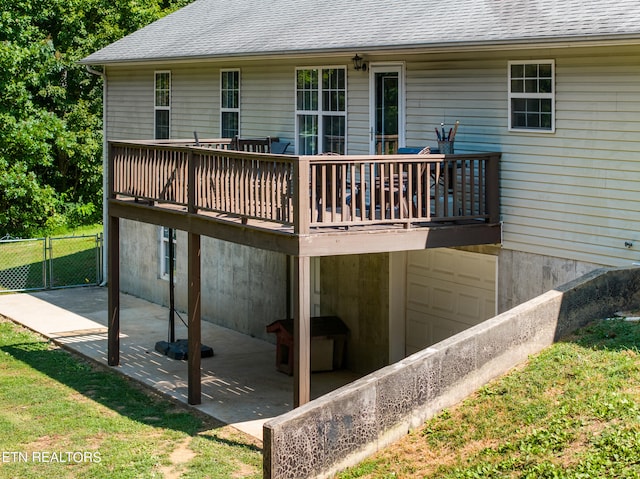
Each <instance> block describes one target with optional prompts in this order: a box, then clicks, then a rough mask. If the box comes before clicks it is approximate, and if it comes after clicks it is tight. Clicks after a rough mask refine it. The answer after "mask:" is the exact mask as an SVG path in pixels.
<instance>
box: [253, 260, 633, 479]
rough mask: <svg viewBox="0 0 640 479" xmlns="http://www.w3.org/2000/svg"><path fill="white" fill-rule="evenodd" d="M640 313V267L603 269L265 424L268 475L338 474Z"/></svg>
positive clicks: (292, 478) (296, 478)
mask: <svg viewBox="0 0 640 479" xmlns="http://www.w3.org/2000/svg"><path fill="white" fill-rule="evenodd" d="M639 306H640V269H637V268H626V269H616V270H595V271H592V272H590V273H587V274H586V275H584V276H582V277H580V278H578V279H576V280H574V281H572V282H570V283H567V284H565V285H563V286H560V287H558V288H556V289H554V290H552V291H548V292H547V293H544V294H543V295H541V296H538V297H536V298H534V299H532V300H530V301H527V302H525V303H523V304H521V305H519V306H517V307H515V308H513V309H511V310H509V311H507V312H505V313H503V314H500V315H498V316H496V317H494V318H492V319H489V320H487V321H485V322H484V323H482V324H479V325H477V326H474V327H472V328H470V329H468V330H466V331H463V332H462V333H460V334H457V335H455V336H452V337H451V338H449V339H447V340H445V341H442V342H440V343H437V344H435V345H434V346H432V347H430V348H427V349H425V350H423V351H420V352H418V353H416V354H413V355H412V356H409V357H407V358H406V359H404V360H402V361H400V362H398V363H395V364H392V365H390V366H387V367H385V368H383V369H380V370H378V371H376V372H374V373H372V374H370V375H368V376H366V377H364V378H362V379H360V380H358V381H356V382H354V383H351V384H349V385H347V386H345V387H343V388H340V389H338V390H336V391H334V392H333V393H330V394H328V395H325V396H322V397H321V398H318V399H317V400H314V401H312V402H310V403H308V404H306V405H304V406H302V407H299V408H297V409H294V410H293V411H291V412H289V413H286V414H284V415H282V416H279V417H277V418H275V419H273V420H271V421H269V422H268V423H266V424H265V425H264V459H263V460H264V477H265V478H267V479H304V478H311V477H313V478H323V477H329V476H331V475H332V474H334V473H335V472H336V471H338V470H341V469H343V468H345V467H347V466H350V465H353V464H356V463H358V462H359V461H361V460H362V459H364V458H365V457H367V456H369V455H371V454H372V453H374V452H375V451H377V450H378V449H380V448H382V447H384V446H386V445H388V444H390V443H392V442H393V441H395V440H397V439H399V438H400V437H401V436H403V435H404V434H406V433H407V432H408V431H409V430H411V429H413V428H416V427H418V426H420V425H421V424H422V423H423V422H424V421H425V420H427V419H429V418H430V417H432V416H433V415H435V414H436V413H438V412H439V411H440V410H442V409H443V408H446V407H449V406H452V405H454V404H456V403H458V402H459V401H461V400H462V399H464V398H465V397H467V396H468V395H469V394H471V393H472V392H473V391H475V390H477V389H478V388H479V387H481V386H482V385H484V384H486V383H487V382H488V381H490V380H491V379H493V378H495V377H497V376H499V375H502V374H504V373H505V372H507V371H509V369H511V368H512V367H514V366H516V365H517V364H519V363H521V362H522V361H524V360H526V359H527V357H528V356H529V355H531V354H535V353H537V352H539V351H541V350H542V349H544V348H546V347H547V346H549V345H551V344H552V343H553V342H554V341H556V340H558V339H559V338H561V337H562V336H565V335H566V334H568V333H570V332H572V331H573V330H575V329H576V328H578V327H580V326H583V325H585V324H587V323H588V322H590V321H592V320H594V319H598V318H604V317H608V316H610V315H612V314H613V313H614V312H616V311H618V310H621V309H630V308H637V307H639Z"/></svg>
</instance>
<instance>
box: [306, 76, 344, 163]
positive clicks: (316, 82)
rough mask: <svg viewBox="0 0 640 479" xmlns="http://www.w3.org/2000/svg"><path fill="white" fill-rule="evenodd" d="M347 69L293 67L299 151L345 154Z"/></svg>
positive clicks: (314, 153) (310, 153)
mask: <svg viewBox="0 0 640 479" xmlns="http://www.w3.org/2000/svg"><path fill="white" fill-rule="evenodd" d="M346 135H347V70H346V68H344V67H338V68H298V69H296V138H297V142H296V148H297V152H298V154H300V155H317V154H318V153H338V154H341V155H344V154H345V152H346V151H345V148H346Z"/></svg>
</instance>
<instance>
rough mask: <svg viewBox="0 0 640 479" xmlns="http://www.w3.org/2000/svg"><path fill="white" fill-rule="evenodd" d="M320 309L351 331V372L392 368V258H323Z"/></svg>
mask: <svg viewBox="0 0 640 479" xmlns="http://www.w3.org/2000/svg"><path fill="white" fill-rule="evenodd" d="M320 275H321V280H320V289H321V299H320V307H321V311H322V314H323V315H335V316H338V317H340V318H341V319H342V320H343V321H344V322H345V323H346V325H347V326H348V327H349V330H350V334H349V340H348V342H347V350H346V354H347V360H346V361H347V364H346V366H347V368H348V369H350V370H351V371H354V372H357V373H360V374H367V373H370V372H371V371H375V370H376V369H380V368H381V367H384V366H386V365H387V364H389V254H388V253H380V254H362V255H348V256H330V257H323V258H320Z"/></svg>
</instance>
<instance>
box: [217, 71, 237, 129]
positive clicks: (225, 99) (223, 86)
mask: <svg viewBox="0 0 640 479" xmlns="http://www.w3.org/2000/svg"><path fill="white" fill-rule="evenodd" d="M239 131H240V70H222V71H220V134H221V136H222V138H233V137H234V136H236V135H238V134H239Z"/></svg>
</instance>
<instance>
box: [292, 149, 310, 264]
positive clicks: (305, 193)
mask: <svg viewBox="0 0 640 479" xmlns="http://www.w3.org/2000/svg"><path fill="white" fill-rule="evenodd" d="M309 168H310V166H309V159H308V158H307V157H304V156H300V157H298V161H296V162H295V163H294V164H293V229H294V233H295V234H309V222H310V220H311V205H310V202H309V194H310V191H309ZM307 259H308V258H307Z"/></svg>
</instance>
